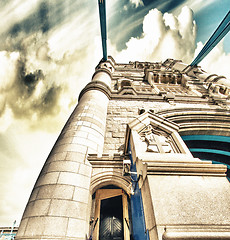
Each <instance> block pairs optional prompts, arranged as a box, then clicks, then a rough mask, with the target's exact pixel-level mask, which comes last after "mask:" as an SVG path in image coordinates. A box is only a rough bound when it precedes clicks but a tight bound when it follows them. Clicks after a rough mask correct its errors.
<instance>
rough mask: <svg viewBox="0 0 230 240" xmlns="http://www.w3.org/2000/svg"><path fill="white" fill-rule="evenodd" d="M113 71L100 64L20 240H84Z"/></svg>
mask: <svg viewBox="0 0 230 240" xmlns="http://www.w3.org/2000/svg"><path fill="white" fill-rule="evenodd" d="M108 66H109V67H108ZM111 71H112V65H111V64H110V62H109V61H108V62H106V63H101V64H100V65H99V69H98V70H96V72H95V74H94V76H93V79H92V81H91V82H90V83H89V84H88V85H87V86H86V87H85V88H84V89H83V90H82V92H81V94H80V97H79V103H78V105H77V107H76V108H75V110H74V111H73V113H72V115H71V116H70V118H69V120H68V121H67V123H66V125H65V126H64V128H63V130H62V132H61V134H60V136H59V138H58V139H57V141H56V143H55V145H54V147H53V149H52V151H51V153H50V155H49V156H48V159H47V161H46V162H45V164H44V167H43V169H42V170H41V173H40V175H39V177H38V179H37V182H36V184H35V186H34V189H33V191H32V193H31V196H30V199H29V201H28V204H27V206H26V209H25V212H24V214H23V217H22V220H21V224H20V226H19V230H18V234H17V237H16V239H17V240H19V239H65V240H70V239H75V240H78V239H79V240H80V239H81V240H83V239H84V240H85V239H86V234H87V233H88V228H89V208H90V206H89V197H90V196H89V187H90V180H91V165H90V163H89V162H88V160H87V155H88V154H89V153H95V154H101V153H102V151H103V144H104V133H105V124H106V115H107V106H108V102H109V95H110V83H111V75H110V73H111ZM41 151H42V150H41Z"/></svg>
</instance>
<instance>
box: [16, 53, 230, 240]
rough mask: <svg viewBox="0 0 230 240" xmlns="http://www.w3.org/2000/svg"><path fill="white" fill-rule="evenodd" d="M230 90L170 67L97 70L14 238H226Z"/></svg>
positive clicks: (214, 79) (215, 79)
mask: <svg viewBox="0 0 230 240" xmlns="http://www.w3.org/2000/svg"><path fill="white" fill-rule="evenodd" d="M229 89H230V83H229V80H227V79H226V78H225V77H223V76H217V75H215V74H212V75H209V74H207V73H206V72H204V71H203V70H202V69H201V68H199V67H194V68H190V67H189V66H187V65H185V64H183V63H182V62H181V61H177V60H173V59H168V60H166V61H165V62H163V63H162V62H155V63H151V62H130V63H128V64H118V63H116V62H115V61H114V59H113V58H112V57H109V58H108V60H107V61H105V62H103V61H102V62H100V63H99V65H98V66H97V67H96V71H95V73H94V75H93V77H92V81H91V82H90V83H89V84H87V85H86V87H85V88H84V89H83V90H82V91H81V93H80V96H79V102H78V104H77V107H76V108H75V110H74V111H73V113H72V115H71V116H70V118H69V120H68V121H67V123H66V125H65V126H64V128H63V130H62V132H61V134H60V136H59V138H58V139H57V141H56V143H55V145H54V147H53V149H52V151H51V153H50V154H49V156H48V159H47V161H46V162H45V165H44V167H43V169H42V170H41V173H40V175H39V177H38V180H37V182H36V183H35V186H34V189H33V191H32V193H31V196H30V199H29V201H28V204H27V206H26V209H25V212H24V214H23V217H22V220H21V224H20V227H19V230H18V234H17V237H16V239H17V240H19V239H24V240H26V239H28V240H29V239H34V240H35V239H65V240H83V239H84V240H85V239H91V238H92V239H95V240H97V239H101V240H102V239H107V240H108V239H124V240H131V239H135V240H139V239H141V240H144V239H150V240H153V239H154V240H155V239H157V240H160V239H165V240H166V239H230V197H229V196H230V184H229V182H228V179H227V178H226V171H227V167H228V164H229V162H230V161H229V156H230V154H229V149H230V147H229V145H230V144H229V143H230V137H229V136H230V111H229V107H230V101H229ZM185 143H186V144H185ZM189 149H190V150H189ZM212 161H213V162H212ZM219 163H223V164H219Z"/></svg>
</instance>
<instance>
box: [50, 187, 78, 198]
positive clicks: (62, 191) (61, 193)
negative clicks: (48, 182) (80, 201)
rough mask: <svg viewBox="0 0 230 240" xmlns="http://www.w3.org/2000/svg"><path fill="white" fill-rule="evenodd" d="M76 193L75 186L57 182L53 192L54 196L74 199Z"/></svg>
mask: <svg viewBox="0 0 230 240" xmlns="http://www.w3.org/2000/svg"><path fill="white" fill-rule="evenodd" d="M73 194H74V186H69V185H60V184H57V185H56V188H55V190H54V193H53V198H58V199H72V198H73Z"/></svg>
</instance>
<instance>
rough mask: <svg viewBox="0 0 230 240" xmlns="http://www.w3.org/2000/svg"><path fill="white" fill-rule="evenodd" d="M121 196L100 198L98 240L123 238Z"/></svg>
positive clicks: (119, 239)
mask: <svg viewBox="0 0 230 240" xmlns="http://www.w3.org/2000/svg"><path fill="white" fill-rule="evenodd" d="M122 209H123V208H122V196H117V197H112V198H107V199H104V200H101V210H100V228H99V240H123V239H124V237H123V236H124V233H123V211H122Z"/></svg>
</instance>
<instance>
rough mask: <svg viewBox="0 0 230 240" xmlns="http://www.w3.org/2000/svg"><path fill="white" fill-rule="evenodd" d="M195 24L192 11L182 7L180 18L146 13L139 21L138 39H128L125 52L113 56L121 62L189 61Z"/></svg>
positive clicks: (192, 49)
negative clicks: (140, 23) (141, 29)
mask: <svg viewBox="0 0 230 240" xmlns="http://www.w3.org/2000/svg"><path fill="white" fill-rule="evenodd" d="M195 39H196V24H195V22H194V20H193V13H192V10H191V9H189V8H187V7H184V8H183V9H182V11H181V13H180V15H179V16H178V17H177V16H174V15H172V14H168V13H165V14H162V13H161V12H160V11H158V10H157V9H153V10H150V11H149V13H148V14H147V15H146V16H145V18H144V21H143V33H142V36H141V37H140V38H131V39H130V40H129V41H128V42H127V43H126V45H127V49H125V50H123V51H122V52H120V53H117V54H116V56H115V58H116V59H117V60H118V61H121V62H124V61H125V62H127V61H129V60H142V61H161V60H165V59H167V58H175V59H181V60H183V61H184V62H187V63H188V62H189V61H191V59H192V57H193V53H194V51H195Z"/></svg>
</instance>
